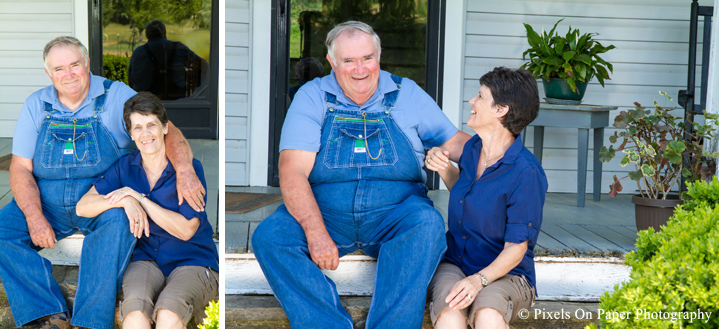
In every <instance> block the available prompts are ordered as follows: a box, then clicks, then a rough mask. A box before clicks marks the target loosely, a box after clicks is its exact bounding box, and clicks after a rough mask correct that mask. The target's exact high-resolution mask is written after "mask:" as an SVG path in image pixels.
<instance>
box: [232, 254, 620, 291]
mask: <svg viewBox="0 0 719 329" xmlns="http://www.w3.org/2000/svg"><path fill="white" fill-rule="evenodd" d="M376 264H377V262H376V260H375V259H374V258H371V257H368V256H344V257H342V258H341V259H340V265H339V267H338V268H337V270H335V271H328V270H323V272H324V273H325V275H326V276H327V277H328V278H330V279H332V280H333V281H334V282H335V284H336V286H337V291H338V292H339V294H340V295H343V296H371V295H372V287H373V284H374V272H375V267H376ZM535 268H536V274H537V287H538V290H539V297H538V298H537V300H554V301H571V302H596V301H598V300H599V297H600V296H602V294H604V292H605V291H609V290H612V289H614V285H615V284H618V283H621V282H625V281H627V280H629V270H630V268H629V267H628V266H627V265H624V263H623V262H622V260H620V259H616V258H559V257H537V258H535ZM224 269H225V294H229V295H232V294H241V295H243V294H261V295H262V294H264V295H269V294H272V290H271V289H270V287H269V284H268V283H267V280H266V279H265V277H264V275H263V273H262V270H261V269H260V265H259V263H257V260H256V258H255V255H254V254H226V255H225V267H224Z"/></svg>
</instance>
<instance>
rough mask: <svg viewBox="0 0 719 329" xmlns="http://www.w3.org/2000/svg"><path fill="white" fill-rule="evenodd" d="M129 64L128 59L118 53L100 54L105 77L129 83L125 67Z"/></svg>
mask: <svg viewBox="0 0 719 329" xmlns="http://www.w3.org/2000/svg"><path fill="white" fill-rule="evenodd" d="M129 66H130V59H129V58H127V57H123V56H118V55H102V69H103V70H105V78H107V79H110V80H115V81H122V82H124V83H125V84H126V85H128V86H129V85H130V84H129V82H128V80H127V68H128V67H129Z"/></svg>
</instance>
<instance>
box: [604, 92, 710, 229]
mask: <svg viewBox="0 0 719 329" xmlns="http://www.w3.org/2000/svg"><path fill="white" fill-rule="evenodd" d="M659 93H660V94H661V95H663V96H664V98H665V104H666V101H667V100H668V101H669V102H671V101H672V98H671V97H669V95H667V93H665V92H663V91H660V92H659ZM634 105H635V108H634V109H633V110H628V111H621V112H620V113H619V115H617V117H616V118H614V127H615V128H618V129H619V130H617V131H615V132H614V134H613V135H612V136H610V137H609V141H610V142H611V143H612V144H616V143H620V144H619V146H618V147H617V148H616V149H614V145H610V146H609V148H607V147H606V146H602V149H601V150H600V152H599V155H600V160H601V161H602V162H609V161H610V160H611V159H613V158H614V157H615V155H616V151H622V153H624V157H623V158H622V160H621V162H620V164H621V165H622V167H624V166H627V165H629V164H633V165H634V169H635V171H631V172H629V174H628V175H627V176H625V177H622V178H621V179H619V178H617V176H616V175H615V176H614V183H612V184H611V185H610V189H611V191H610V192H609V195H610V196H616V195H617V193H618V192H620V191H621V190H622V185H621V183H620V181H621V180H622V179H624V178H626V177H629V178H630V179H632V180H634V181H636V182H637V189H638V191H639V193H638V194H637V195H635V196H633V197H632V202H633V203H634V204H635V216H636V221H637V230H643V229H646V228H648V227H650V226H651V227H654V229H655V230H656V231H658V230H659V227H660V226H661V225H663V224H665V223H666V222H667V220H668V219H669V217H671V215H672V214H673V212H674V207H675V206H677V205H679V204H680V203H681V198H680V196H679V195H678V194H674V193H670V191H671V190H672V188H674V187H677V186H678V184H679V182H680V178H681V177H684V178H685V179H686V180H687V181H689V182H694V181H697V180H705V179H707V178H708V177H709V176H711V174H712V173H713V172H714V167H715V161H714V159H716V158H719V152H708V151H704V150H703V149H702V143H703V140H704V139H705V138H713V137H715V132H716V131H717V128H716V127H715V126H714V125H713V124H712V123H713V122H714V121H716V119H717V117H719V116H718V115H716V114H711V113H706V112H705V113H704V118H705V121H704V123H698V122H695V121H684V122H681V118H679V117H676V116H674V115H673V114H672V112H673V111H675V110H677V108H676V107H671V108H667V107H662V106H659V105H658V104H657V102H656V101H654V108H653V109H648V108H645V107H644V106H642V105H641V104H639V103H637V102H635V103H634Z"/></svg>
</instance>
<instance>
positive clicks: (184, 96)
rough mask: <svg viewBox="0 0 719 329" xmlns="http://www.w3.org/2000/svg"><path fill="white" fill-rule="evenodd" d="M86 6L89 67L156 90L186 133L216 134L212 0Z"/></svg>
mask: <svg viewBox="0 0 719 329" xmlns="http://www.w3.org/2000/svg"><path fill="white" fill-rule="evenodd" d="M90 10H91V11H92V13H91V15H90V17H91V22H90V26H91V28H90V31H91V33H90V39H91V42H90V48H91V49H90V52H91V58H92V59H93V60H92V61H91V64H94V65H93V72H103V73H102V74H103V75H104V76H105V77H106V78H108V79H113V80H118V81H123V82H125V83H126V84H127V85H129V86H130V87H132V88H133V89H135V90H136V91H148V92H152V93H153V94H155V95H157V96H158V97H159V98H160V99H162V100H163V104H164V105H165V107H166V108H167V110H168V116H169V118H170V120H171V121H172V122H173V123H174V124H175V125H176V126H178V127H179V128H180V129H181V130H182V131H183V133H184V134H185V136H186V137H188V138H217V120H218V117H217V115H218V111H217V92H218V91H217V80H218V79H217V76H218V75H217V72H218V59H217V54H218V46H217V45H218V33H217V31H218V25H219V24H218V20H217V0H189V1H179V0H170V1H165V0H129V1H128V0H102V3H101V5H100V4H99V3H97V2H93V6H92V7H91V9H90ZM98 32H100V33H98ZM100 45H101V47H100ZM97 58H102V61H97ZM98 62H99V63H98Z"/></svg>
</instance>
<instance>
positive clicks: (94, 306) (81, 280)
mask: <svg viewBox="0 0 719 329" xmlns="http://www.w3.org/2000/svg"><path fill="white" fill-rule="evenodd" d="M80 230H81V231H82V232H83V233H84V234H85V240H84V242H83V244H82V256H81V258H80V274H79V277H78V282H77V292H76V293H75V303H74V306H73V317H72V325H74V326H80V327H86V328H94V329H105V328H106V329H112V328H113V326H114V320H115V305H116V300H117V294H118V292H119V291H120V285H121V284H122V274H123V273H124V272H125V267H126V266H127V264H128V262H129V261H130V257H131V256H132V250H133V248H134V247H135V242H136V241H137V240H136V238H135V237H134V236H133V235H132V234H131V233H130V225H129V221H128V219H127V215H125V211H124V209H122V208H114V209H110V210H108V211H105V212H104V213H102V214H100V216H98V217H96V218H87V219H84V220H82V221H81V222H80Z"/></svg>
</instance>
